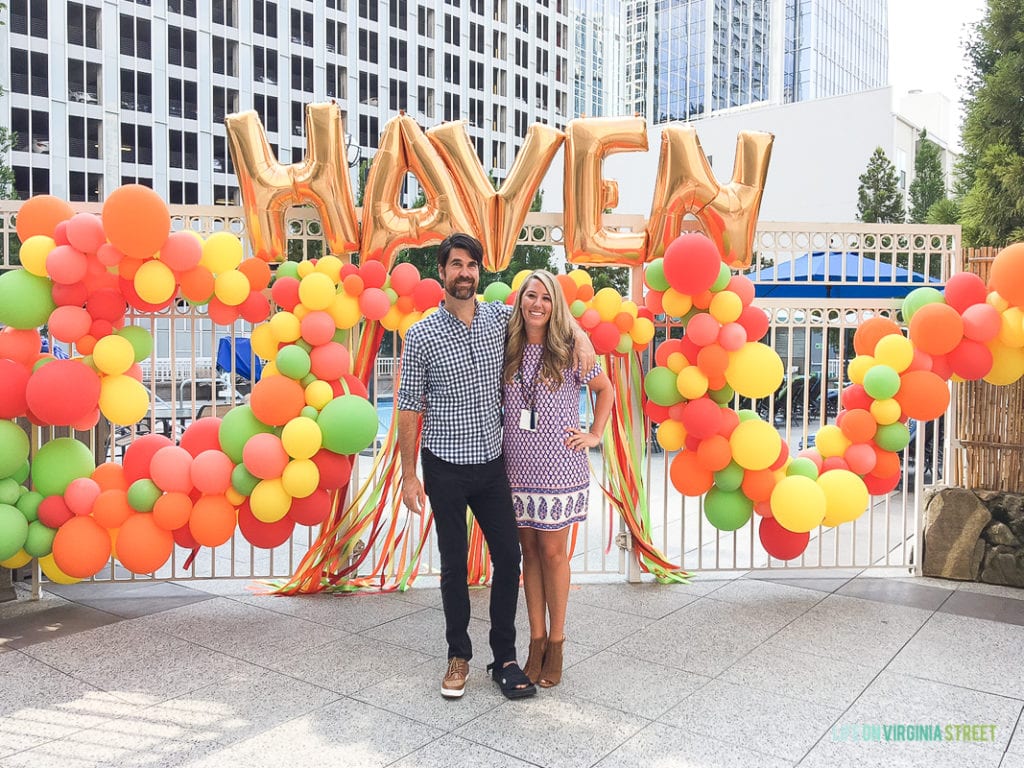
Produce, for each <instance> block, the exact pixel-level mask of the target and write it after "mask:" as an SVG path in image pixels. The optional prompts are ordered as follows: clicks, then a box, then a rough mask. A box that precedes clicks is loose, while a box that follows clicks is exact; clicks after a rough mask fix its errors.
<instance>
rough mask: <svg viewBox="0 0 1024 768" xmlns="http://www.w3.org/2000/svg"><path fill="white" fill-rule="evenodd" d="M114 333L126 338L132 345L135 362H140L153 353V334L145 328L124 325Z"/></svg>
mask: <svg viewBox="0 0 1024 768" xmlns="http://www.w3.org/2000/svg"><path fill="white" fill-rule="evenodd" d="M115 333H116V334H117V335H118V336H120V337H122V338H124V339H127V340H128V343H129V344H131V345H132V349H133V350H135V362H136V363H138V362H141V361H142V360H145V359H146V358H147V357H149V356H150V355H151V354H153V336H152V334H150V332H149V331H147V330H146V329H145V328H140V327H139V326H137V325H126V326H125V327H124V328H118V329H117V331H115Z"/></svg>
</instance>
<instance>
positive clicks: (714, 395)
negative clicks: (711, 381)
mask: <svg viewBox="0 0 1024 768" xmlns="http://www.w3.org/2000/svg"><path fill="white" fill-rule="evenodd" d="M708 397H710V398H711V399H712V400H713V401H714V402H716V403H718V404H719V405H728V404H729V403H731V402H732V399H733V398H734V397H736V390H735V389H733V388H732V387H730V386H729V385H728V384H726V385H725V386H724V387H722V388H721V389H712V390H711V391H709V392H708Z"/></svg>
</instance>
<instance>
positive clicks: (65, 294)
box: [50, 283, 89, 331]
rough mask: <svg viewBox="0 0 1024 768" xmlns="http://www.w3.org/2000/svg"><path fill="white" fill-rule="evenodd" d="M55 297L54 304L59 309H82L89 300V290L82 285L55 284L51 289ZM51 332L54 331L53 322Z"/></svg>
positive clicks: (51, 321) (51, 293)
mask: <svg viewBox="0 0 1024 768" xmlns="http://www.w3.org/2000/svg"><path fill="white" fill-rule="evenodd" d="M50 295H52V296H53V303H54V304H56V305H57V306H58V307H81V306H82V305H83V304H85V302H86V299H88V298H89V290H88V289H87V288H86V287H85V285H83V284H82V283H74V284H73V285H61V284H60V283H54V284H53V288H51V289H50ZM50 330H51V331H52V330H53V320H52V319H51V320H50Z"/></svg>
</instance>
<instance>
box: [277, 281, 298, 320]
mask: <svg viewBox="0 0 1024 768" xmlns="http://www.w3.org/2000/svg"><path fill="white" fill-rule="evenodd" d="M270 295H271V297H272V298H273V299H274V303H275V304H277V306H279V307H280V308H281V309H283V310H285V311H286V312H291V311H292V310H293V309H295V307H296V306H297V305H298V303H299V281H298V280H297V279H296V278H294V277H279V278H277V279H276V280H275V281H274V285H273V287H272V288H271V289H270Z"/></svg>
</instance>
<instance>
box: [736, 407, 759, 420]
mask: <svg viewBox="0 0 1024 768" xmlns="http://www.w3.org/2000/svg"><path fill="white" fill-rule="evenodd" d="M736 415H737V416H739V417H740V421H741V422H742V421H751V420H753V419H760V418H761V417H760V416H758V415H757V411H752V410H750V409H749V408H741V409H740V410H738V411H736Z"/></svg>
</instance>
